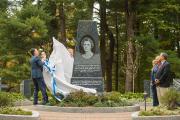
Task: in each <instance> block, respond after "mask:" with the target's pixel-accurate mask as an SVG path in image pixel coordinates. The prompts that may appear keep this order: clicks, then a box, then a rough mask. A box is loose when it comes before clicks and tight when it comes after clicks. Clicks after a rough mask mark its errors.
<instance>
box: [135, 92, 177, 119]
mask: <svg viewBox="0 0 180 120" xmlns="http://www.w3.org/2000/svg"><path fill="white" fill-rule="evenodd" d="M160 100H161V103H162V105H161V106H160V107H154V108H151V109H148V110H147V111H145V110H143V111H140V112H135V113H133V114H132V120H180V106H179V104H178V103H179V101H180V93H179V92H178V91H176V90H174V89H169V90H168V92H167V93H166V94H165V95H164V96H162V97H161V98H160Z"/></svg>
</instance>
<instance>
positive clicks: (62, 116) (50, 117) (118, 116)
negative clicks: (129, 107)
mask: <svg viewBox="0 0 180 120" xmlns="http://www.w3.org/2000/svg"><path fill="white" fill-rule="evenodd" d="M22 108H25V109H29V110H33V107H28V106H24V107H22ZM36 111H37V110H36ZM38 112H39V113H40V118H41V120H131V112H121V113H64V112H51V111H38Z"/></svg>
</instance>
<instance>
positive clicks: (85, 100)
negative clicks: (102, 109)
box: [63, 91, 98, 107]
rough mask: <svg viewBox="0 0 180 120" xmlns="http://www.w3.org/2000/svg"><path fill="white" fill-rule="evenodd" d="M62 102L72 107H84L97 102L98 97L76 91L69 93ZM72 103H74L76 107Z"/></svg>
mask: <svg viewBox="0 0 180 120" xmlns="http://www.w3.org/2000/svg"><path fill="white" fill-rule="evenodd" d="M63 101H64V102H65V103H69V104H71V105H73V107H84V106H91V105H93V104H95V103H96V102H97V101H98V97H97V96H95V95H90V94H87V93H85V92H83V91H78V92H72V93H70V94H69V95H68V96H67V97H66V98H65V99H64V100H63ZM72 103H75V104H76V105H75V104H72ZM74 105H75V106H74Z"/></svg>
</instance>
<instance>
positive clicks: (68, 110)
mask: <svg viewBox="0 0 180 120" xmlns="http://www.w3.org/2000/svg"><path fill="white" fill-rule="evenodd" d="M31 107H33V109H34V110H37V111H51V112H66V113H119V112H135V111H139V110H140V106H137V105H136V106H124V107H58V106H44V105H36V106H31Z"/></svg>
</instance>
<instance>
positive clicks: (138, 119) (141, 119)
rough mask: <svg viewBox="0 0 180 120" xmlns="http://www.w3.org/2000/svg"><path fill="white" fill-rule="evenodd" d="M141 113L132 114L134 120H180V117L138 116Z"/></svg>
mask: <svg viewBox="0 0 180 120" xmlns="http://www.w3.org/2000/svg"><path fill="white" fill-rule="evenodd" d="M138 114H139V112H134V113H132V114H131V118H132V120H180V115H169V116H138Z"/></svg>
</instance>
